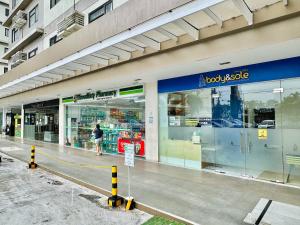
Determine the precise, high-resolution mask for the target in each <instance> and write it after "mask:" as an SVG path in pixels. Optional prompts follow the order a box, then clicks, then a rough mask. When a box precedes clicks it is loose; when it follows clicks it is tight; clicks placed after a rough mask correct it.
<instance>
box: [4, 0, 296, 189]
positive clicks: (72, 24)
mask: <svg viewBox="0 0 300 225" xmlns="http://www.w3.org/2000/svg"><path fill="white" fill-rule="evenodd" d="M25 3H26V4H25ZM13 5H14V7H15V10H14V7H13V9H11V13H10V16H9V17H8V19H7V20H6V21H5V22H4V25H7V26H9V27H10V30H11V32H13V33H18V32H19V33H20V34H21V36H20V37H19V38H20V40H19V41H17V40H16V41H14V42H11V43H10V46H9V50H8V52H6V54H4V56H3V59H6V60H9V64H10V68H11V70H10V71H9V72H8V73H7V74H5V76H3V78H1V79H0V97H1V98H0V107H2V111H3V113H2V118H3V120H2V124H3V125H5V124H9V126H11V124H12V123H14V125H13V127H14V128H13V129H15V132H14V134H13V133H12V132H11V133H10V135H15V136H20V138H26V139H34V140H39V141H45V142H53V143H57V144H60V145H65V146H67V147H72V148H79V149H83V150H93V149H94V138H93V135H92V129H93V127H94V126H95V125H96V124H97V123H99V124H100V125H101V127H102V129H103V130H104V140H103V144H102V147H103V150H104V151H105V152H106V153H109V154H123V153H124V146H125V145H126V144H127V143H134V144H135V153H136V156H137V157H140V158H143V159H145V160H149V161H154V162H160V163H166V164H170V165H174V166H180V167H186V168H191V169H197V170H206V171H214V172H220V173H227V174H231V175H235V176H248V177H253V178H256V179H263V180H269V181H274V182H280V183H289V184H293V185H300V171H299V169H298V168H297V167H295V165H296V162H297V159H298V157H300V143H299V140H298V139H299V138H297V137H298V136H299V135H300V125H299V122H298V121H300V118H299V115H300V114H299V112H298V111H299V108H300V102H299V93H300V90H299V86H300V85H299V82H300V81H299V79H300V67H299V65H300V58H299V56H300V54H299V52H300V29H299V28H300V27H299V24H300V23H299V21H300V2H299V1H297V0H289V1H285V0H284V1H281V0H263V1H256V0H208V1H201V0H194V1H191V0H180V1H178V0H174V1H173V0H171V1H167V2H166V1H158V0H152V1H146V0H139V1H138V0H130V1H121V0H120V1H92V0H81V1H75V4H74V3H73V1H49V2H48V1H47V3H46V2H44V1H40V2H39V1H17V3H16V4H14V2H12V6H13ZM17 11H18V12H20V11H22V13H23V14H22V13H19V14H22V15H26V16H27V17H26V21H25V23H24V24H23V25H22V26H23V27H18V28H17V31H16V30H14V29H16V27H15V26H16V25H15V24H16V21H18V20H17V19H16V16H18V12H17ZM12 18H14V19H12ZM24 18H25V17H24ZM32 18H33V19H32ZM10 20H11V21H10ZM30 21H31V22H30ZM23 22H24V21H23ZM18 24H20V23H18ZM18 26H20V25H18ZM13 30H14V31H13ZM12 40H13V39H12ZM34 49H36V51H35V52H34V53H32V51H33V50H34ZM18 54H21V55H26V57H25V56H24V58H22V60H21V61H22V62H21V63H17V64H15V61H16V60H14V58H16V57H17V56H18ZM34 55H36V56H35V57H33V56H34ZM30 56H32V57H30ZM11 118H14V119H13V120H12V119H11ZM10 130H11V129H10ZM16 131H18V132H16ZM17 133H18V135H17Z"/></svg>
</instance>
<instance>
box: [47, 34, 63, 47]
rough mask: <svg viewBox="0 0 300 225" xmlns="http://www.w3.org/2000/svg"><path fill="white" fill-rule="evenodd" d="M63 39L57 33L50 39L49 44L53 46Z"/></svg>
mask: <svg viewBox="0 0 300 225" xmlns="http://www.w3.org/2000/svg"><path fill="white" fill-rule="evenodd" d="M61 40H62V39H61V38H60V39H58V38H57V35H55V36H53V37H52V38H50V39H49V46H52V45H54V44H56V43H57V42H59V41H61Z"/></svg>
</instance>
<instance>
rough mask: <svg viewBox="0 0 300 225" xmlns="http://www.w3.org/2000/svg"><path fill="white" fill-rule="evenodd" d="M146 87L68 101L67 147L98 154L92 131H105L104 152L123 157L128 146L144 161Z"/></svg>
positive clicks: (66, 122)
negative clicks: (131, 144) (97, 127)
mask: <svg viewBox="0 0 300 225" xmlns="http://www.w3.org/2000/svg"><path fill="white" fill-rule="evenodd" d="M143 93H144V92H143V86H136V87H130V88H124V89H119V90H113V91H105V92H100V91H98V92H97V93H88V94H83V95H76V96H74V97H69V98H65V99H64V100H63V101H64V103H65V112H66V114H65V132H64V133H65V145H66V146H70V147H75V148H80V149H84V150H91V151H95V149H96V147H95V138H94V136H93V130H94V128H95V127H96V124H99V125H100V128H101V129H102V130H103V132H104V134H103V141H102V142H101V147H102V150H103V151H104V152H105V153H109V154H124V151H125V147H124V145H125V144H127V143H133V144H134V146H135V155H136V156H138V157H145V98H144V95H143Z"/></svg>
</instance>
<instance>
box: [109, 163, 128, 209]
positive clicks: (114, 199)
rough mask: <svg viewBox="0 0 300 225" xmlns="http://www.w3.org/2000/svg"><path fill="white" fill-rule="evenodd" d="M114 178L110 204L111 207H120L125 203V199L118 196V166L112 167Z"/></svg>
mask: <svg viewBox="0 0 300 225" xmlns="http://www.w3.org/2000/svg"><path fill="white" fill-rule="evenodd" d="M111 172H112V178H111V184H112V188H111V197H109V198H108V205H109V206H110V207H118V206H120V205H122V204H123V202H124V199H123V198H122V197H120V196H118V168H117V166H112V167H111Z"/></svg>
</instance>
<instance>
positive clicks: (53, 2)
mask: <svg viewBox="0 0 300 225" xmlns="http://www.w3.org/2000/svg"><path fill="white" fill-rule="evenodd" d="M59 1H60V0H50V9H52V8H53V7H54V6H56V4H57V3H59Z"/></svg>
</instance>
